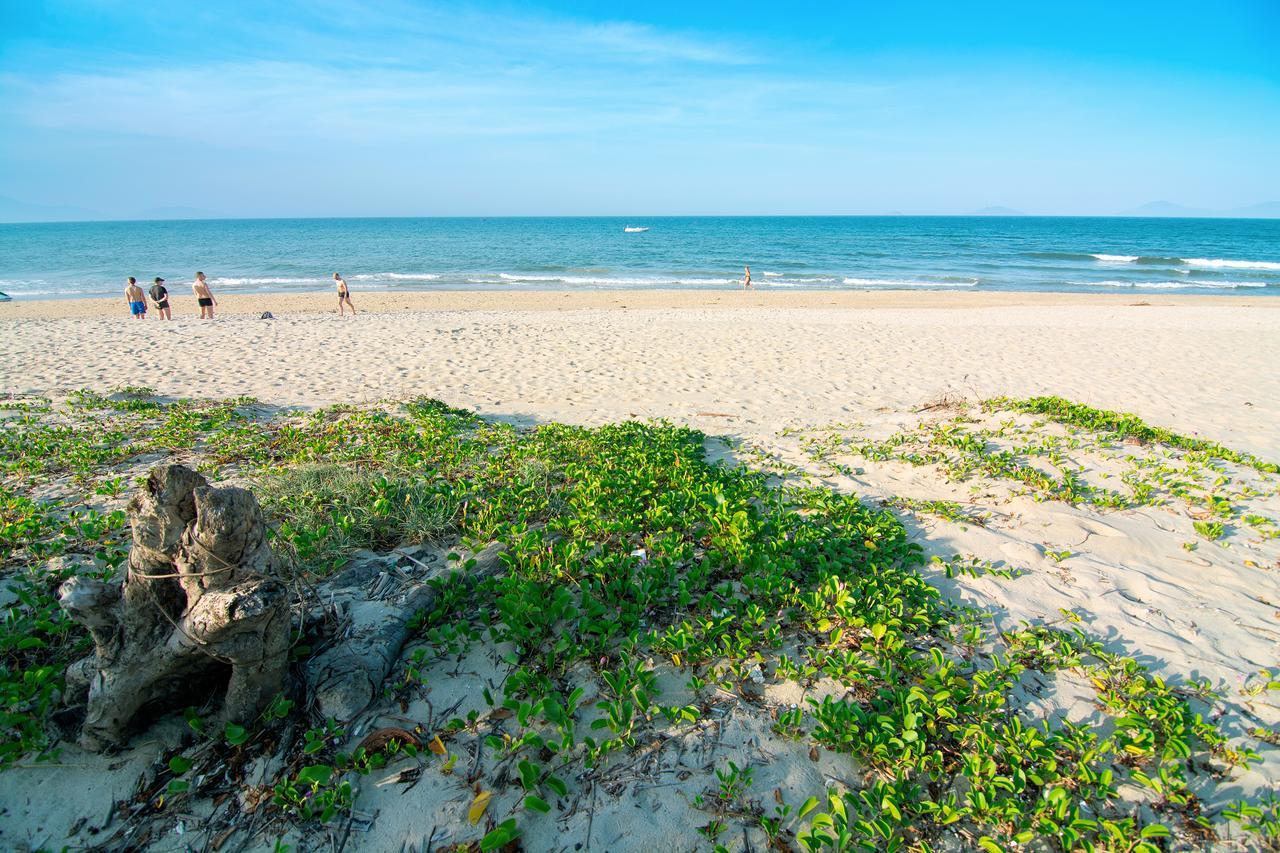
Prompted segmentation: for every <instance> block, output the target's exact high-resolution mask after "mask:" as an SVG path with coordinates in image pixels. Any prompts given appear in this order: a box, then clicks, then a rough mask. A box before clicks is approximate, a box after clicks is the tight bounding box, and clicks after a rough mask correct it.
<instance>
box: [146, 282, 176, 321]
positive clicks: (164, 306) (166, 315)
mask: <svg viewBox="0 0 1280 853" xmlns="http://www.w3.org/2000/svg"><path fill="white" fill-rule="evenodd" d="M151 301H152V302H154V303H155V304H156V313H157V314H158V315H159V317H160V319H161V320H172V319H173V312H172V311H170V310H169V289H168V288H167V287H165V286H164V279H162V278H161V277H160V276H156V280H155V283H153V284H152V285H151Z"/></svg>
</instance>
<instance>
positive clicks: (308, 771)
mask: <svg viewBox="0 0 1280 853" xmlns="http://www.w3.org/2000/svg"><path fill="white" fill-rule="evenodd" d="M332 778H333V768H332V767H330V766H329V765H328V764H308V765H307V766H306V767H304V768H302V769H301V770H299V771H298V782H299V783H302V784H307V785H327V784H329V780H330V779H332Z"/></svg>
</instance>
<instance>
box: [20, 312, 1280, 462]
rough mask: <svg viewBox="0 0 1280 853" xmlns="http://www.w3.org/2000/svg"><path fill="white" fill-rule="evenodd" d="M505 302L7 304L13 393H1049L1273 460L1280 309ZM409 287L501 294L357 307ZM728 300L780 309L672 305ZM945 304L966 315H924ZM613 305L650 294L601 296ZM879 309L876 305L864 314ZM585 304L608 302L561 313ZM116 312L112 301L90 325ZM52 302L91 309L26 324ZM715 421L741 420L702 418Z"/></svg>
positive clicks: (534, 398)
mask: <svg viewBox="0 0 1280 853" xmlns="http://www.w3.org/2000/svg"><path fill="white" fill-rule="evenodd" d="M512 296H513V301H514V302H516V304H519V305H520V306H522V307H520V308H518V309H515V310H507V311H498V310H489V309H485V310H455V309H453V308H451V307H450V308H448V309H446V310H427V311H408V310H392V311H387V310H383V311H382V312H381V313H367V314H361V315H359V316H358V317H356V318H355V319H352V318H351V317H347V318H345V319H339V318H338V317H336V316H334V315H332V314H319V313H300V312H295V311H286V310H282V309H281V303H284V306H285V308H296V307H300V306H301V305H308V306H311V307H315V306H317V305H320V306H324V305H326V304H327V297H324V296H320V295H316V296H311V297H297V296H294V297H224V298H223V302H224V303H227V307H232V306H236V304H237V303H239V307H240V310H248V311H257V310H259V309H260V308H261V307H262V306H263V305H264V304H267V305H274V306H275V307H274V311H275V313H276V316H277V319H275V320H260V319H258V318H257V317H256V316H252V315H230V316H225V317H222V318H219V319H218V320H216V321H214V322H213V323H201V322H200V321H198V320H196V319H194V318H192V317H191V316H190V314H189V313H188V314H187V316H186V317H183V316H182V315H181V313H180V315H179V319H178V320H177V321H175V322H173V323H171V324H167V323H161V322H159V321H154V320H147V321H144V322H134V321H132V320H129V319H128V318H126V317H123V316H120V315H119V313H118V308H119V306H115V304H114V302H110V301H107V302H103V301H92V300H85V301H79V302H70V303H48V302H46V303H25V304H24V303H10V304H7V305H0V347H2V348H3V351H4V353H5V358H4V360H3V363H0V391H9V392H45V391H58V390H64V391H65V390H71V389H74V388H79V387H92V388H109V387H114V386H117V385H121V384H133V385H146V386H150V387H152V388H154V389H156V390H157V391H159V392H160V393H163V394H174V395H194V396H206V395H211V396H227V395H235V394H250V395H253V396H256V397H259V398H260V399H262V400H263V401H264V402H268V403H275V404H281V405H317V404H328V403H336V402H345V401H364V400H373V399H378V398H386V397H407V396H413V395H420V394H426V395H430V396H434V397H438V398H440V399H443V400H445V401H446V402H449V403H453V404H456V405H462V406H468V407H474V408H475V409H477V410H479V411H481V412H482V413H485V414H493V415H506V416H515V417H524V418H531V419H562V420H568V421H574V422H593V423H594V422H601V421H607V420H615V419H618V418H626V417H630V416H638V417H664V418H671V419H673V420H677V421H682V422H690V423H694V424H697V425H700V426H703V427H707V428H712V429H714V430H715V431H719V432H725V431H727V432H734V433H743V434H771V433H772V432H774V431H776V429H777V427H779V426H780V425H783V424H787V423H793V422H800V423H809V424H814V423H823V422H827V421H830V420H833V419H847V418H849V417H850V416H851V415H855V414H858V413H866V412H871V411H875V410H876V409H879V408H882V407H896V408H908V407H910V406H913V405H916V404H918V403H920V402H921V401H923V400H925V399H927V398H930V397H933V396H935V395H937V394H939V393H942V392H955V393H962V394H965V395H968V396H971V397H973V396H979V397H986V396H993V395H997V394H1005V395H1022V396H1025V395H1028V394H1035V393H1055V394H1060V395H1062V396H1066V397H1070V398H1072V399H1075V400H1079V401H1081V402H1086V403H1090V404H1092V405H1097V406H1102V407H1106V408H1120V409H1124V410H1132V411H1136V412H1138V413H1139V414H1141V415H1143V416H1144V417H1146V418H1147V419H1148V420H1149V421H1152V422H1154V423H1159V424H1162V425H1166V426H1170V427H1173V428H1176V429H1179V430H1182V431H1185V432H1197V433H1199V432H1203V433H1204V434H1205V435H1208V436H1211V437H1213V438H1216V439H1218V440H1220V441H1224V442H1227V443H1231V444H1234V445H1236V446H1239V447H1241V448H1243V449H1247V450H1251V451H1254V452H1258V453H1264V454H1270V455H1273V456H1280V393H1278V392H1280V369H1277V368H1278V367H1280V300H1274V302H1275V304H1274V306H1273V305H1272V304H1271V302H1272V301H1271V300H1265V299H1257V300H1251V301H1249V302H1248V303H1243V304H1239V305H1237V304H1236V303H1235V302H1234V301H1232V300H1223V299H1204V300H1197V299H1187V298H1184V299H1182V300H1169V299H1165V300H1161V304H1159V305H1154V304H1153V305H1145V306H1135V305H1133V304H1132V303H1133V302H1135V301H1141V300H1134V299H1133V298H1131V297H1127V298H1122V299H1117V298H1103V297H1091V296H1082V297H1074V298H1073V297H1070V296H1068V295H1064V294H1057V295H1048V296H1043V297H1041V296H1034V295H1027V294H879V293H876V294H865V295H862V294H845V293H835V294H795V295H792V294H785V293H784V294H778V293H769V294H763V293H756V294H735V293H722V292H721V293H714V294H699V293H688V292H683V293H682V292H665V293H664V292H634V293H623V294H619V293H607V294H600V293H573V294H565V293H537V294H513V295H512ZM414 297H423V298H421V299H417V300H416V302H417V303H419V304H428V305H429V304H431V303H432V302H433V301H434V302H436V303H437V304H442V305H445V306H456V305H460V304H466V303H468V302H476V303H478V304H481V305H493V304H495V303H496V302H497V301H498V300H497V299H495V298H494V295H493V294H478V295H477V294H443V295H442V294H414V295H385V296H384V295H381V294H366V295H363V297H362V301H363V302H367V303H369V302H371V303H373V305H374V306H377V307H379V308H386V307H387V305H388V304H390V303H392V302H397V303H398V302H404V303H406V304H408V303H414V302H415V299H414ZM735 297H742V299H741V300H740V302H741V303H748V302H749V304H759V305H762V306H767V307H752V308H735V309H733V310H726V309H723V308H706V307H682V308H680V309H679V310H676V309H672V308H663V307H661V306H663V305H672V306H687V305H695V306H697V305H706V304H709V303H714V302H715V301H717V300H719V301H721V304H724V302H725V301H727V304H730V305H737V304H740V303H739V302H735V301H733V300H734V299H735ZM860 297H861V298H860ZM938 302H941V303H942V304H945V305H948V306H951V307H945V308H927V307H917V306H927V305H931V304H937V303H938ZM825 303H834V304H833V305H829V304H825ZM614 304H624V305H627V306H633V305H640V306H644V307H641V308H631V307H629V308H628V309H627V310H608V309H606V308H603V307H600V306H604V305H614ZM864 304H865V305H869V306H871V307H870V309H864V308H861V307H858V306H861V305H864ZM576 305H588V306H593V307H590V308H581V309H576V310H563V309H564V308H566V307H568V306H576ZM789 305H801V306H806V307H803V308H790V307H787V306H789ZM881 305H888V306H891V307H879V306H881ZM846 306H854V307H846ZM108 307H111V310H115V311H116V312H117V313H115V314H114V315H113V316H109V317H105V318H103V317H101V316H97V317H91V316H83V315H86V314H98V313H100V312H102V311H103V310H105V309H107V308H108ZM55 308H56V310H58V311H60V312H70V313H72V314H75V315H81V316H75V317H73V318H69V319H57V320H37V319H28V318H29V317H30V315H31V314H32V313H39V312H43V311H47V310H53V309H55ZM178 308H179V311H180V312H181V311H182V310H183V306H181V305H179V306H178ZM11 317H13V318H15V319H10V318H11ZM17 318H20V319H17ZM706 412H711V413H716V414H720V415H731V416H732V418H706V417H702V416H700V414H699V413H706Z"/></svg>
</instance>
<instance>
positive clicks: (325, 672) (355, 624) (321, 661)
mask: <svg viewBox="0 0 1280 853" xmlns="http://www.w3.org/2000/svg"><path fill="white" fill-rule="evenodd" d="M505 550H506V549H505V548H504V547H503V546H502V545H500V544H497V543H494V544H491V545H489V547H487V548H485V549H484V550H483V551H480V552H479V553H477V554H475V555H474V556H473V555H471V554H469V553H467V552H465V551H464V552H463V553H462V555H461V556H462V559H460V560H459V561H457V563H456V564H455V565H456V567H457V568H459V569H461V570H462V571H465V572H466V573H467V574H468V576H469V577H470V578H471V580H472V581H478V580H482V579H484V578H488V577H493V576H494V575H497V574H499V573H500V572H502V571H503V568H504V567H503V564H502V559H501V557H502V554H503V553H504V552H505ZM398 562H400V556H399V555H398V554H396V553H394V552H393V553H392V554H390V555H388V556H387V557H372V559H365V560H359V561H357V562H355V563H353V564H352V566H351V567H350V568H348V569H346V570H344V571H343V572H342V573H341V574H339V575H338V576H336V577H334V578H332V579H330V580H328V581H326V582H325V583H323V584H321V585H320V587H319V588H318V590H317V592H318V593H319V594H320V599H321V600H322V601H323V602H325V604H326V605H330V606H332V607H333V608H334V609H335V610H336V611H337V613H338V615H339V617H340V619H341V624H340V626H339V628H338V631H337V633H336V636H334V637H333V638H332V643H331V645H329V647H328V648H325V649H323V650H321V651H319V652H318V653H316V654H315V655H314V656H313V657H312V658H311V659H310V660H308V661H307V663H306V666H305V667H304V673H303V677H304V678H305V680H306V683H307V692H308V694H309V696H310V698H311V700H312V701H313V702H314V703H315V709H316V711H317V713H318V714H319V715H320V716H322V717H325V718H330V717H332V718H334V719H336V720H338V721H340V722H347V721H349V720H351V719H353V718H354V717H355V716H356V715H357V714H359V713H360V712H361V711H363V710H364V709H365V708H367V707H368V706H369V705H370V704H371V703H372V702H373V701H374V700H375V699H376V698H378V696H379V695H380V693H381V691H382V685H383V682H384V681H386V678H387V676H388V675H389V674H390V673H391V669H392V667H394V666H395V664H396V661H397V660H399V658H400V652H401V650H402V649H403V647H404V644H405V640H406V639H407V638H408V636H409V624H410V621H411V620H412V619H413V617H414V615H415V614H417V613H418V612H419V611H421V610H430V609H431V608H432V607H433V606H434V605H435V601H436V598H437V596H438V595H439V590H438V589H437V588H436V587H434V586H432V585H431V584H430V583H429V581H431V580H432V579H434V578H437V577H442V576H444V575H446V574H448V573H449V571H450V569H449V567H448V562H449V561H448V560H446V559H445V552H444V551H438V550H424V551H422V552H420V553H419V554H418V557H417V558H414V559H412V563H413V565H411V566H409V568H410V569H411V570H412V572H411V573H410V574H406V573H405V572H403V571H399V570H397V569H396V564H397V563H398ZM397 575H398V576H399V577H397Z"/></svg>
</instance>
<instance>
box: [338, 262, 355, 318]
mask: <svg viewBox="0 0 1280 853" xmlns="http://www.w3.org/2000/svg"><path fill="white" fill-rule="evenodd" d="M333 280H334V282H336V283H337V285H338V316H339V317H341V316H342V315H343V314H344V313H346V309H347V308H350V309H351V316H352V317H354V316H356V306H355V304H354V303H353V302H352V301H351V288H349V287H347V281H346V279H344V278H343V277H342V276H340V275H338V274H337V273H334V274H333Z"/></svg>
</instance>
